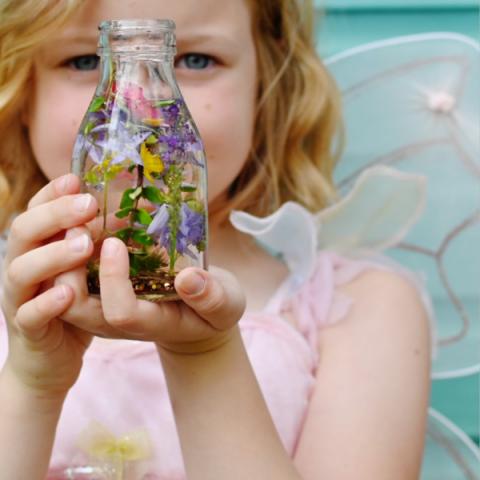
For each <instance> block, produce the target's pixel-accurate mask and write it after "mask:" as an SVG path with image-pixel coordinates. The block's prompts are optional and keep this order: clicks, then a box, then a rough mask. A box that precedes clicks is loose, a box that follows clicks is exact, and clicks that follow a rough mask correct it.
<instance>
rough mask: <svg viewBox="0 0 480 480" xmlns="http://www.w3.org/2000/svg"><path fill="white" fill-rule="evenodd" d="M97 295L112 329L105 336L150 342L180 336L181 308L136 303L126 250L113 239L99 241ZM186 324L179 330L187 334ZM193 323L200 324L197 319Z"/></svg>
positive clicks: (168, 305) (161, 304) (168, 304)
mask: <svg viewBox="0 0 480 480" xmlns="http://www.w3.org/2000/svg"><path fill="white" fill-rule="evenodd" d="M100 295H101V300H102V310H103V315H104V319H105V322H106V323H107V324H108V325H109V326H110V327H111V328H112V330H111V331H110V333H109V335H110V334H113V335H115V336H121V337H124V338H136V339H141V340H151V341H155V340H156V339H160V338H162V339H163V338H167V339H175V338H176V337H175V334H177V335H179V334H180V335H182V332H181V331H179V328H178V325H179V323H181V322H180V319H181V318H182V308H181V307H179V305H178V303H177V302H163V303H160V304H155V303H152V302H148V301H146V300H137V297H136V295H135V292H134V291H133V288H132V284H131V282H130V279H129V261H128V253H127V249H126V247H125V245H124V243H123V242H122V241H121V240H119V239H117V238H108V239H106V240H105V241H104V242H103V246H102V252H101V257H100ZM193 316H194V315H193V314H191V315H190V317H193ZM186 323H189V324H194V323H195V322H193V321H192V320H191V319H190V321H188V322H182V327H183V328H182V330H185V331H188V332H189V333H191V331H192V325H190V326H186ZM196 323H197V324H198V323H202V322H201V321H200V322H199V320H198V317H196Z"/></svg>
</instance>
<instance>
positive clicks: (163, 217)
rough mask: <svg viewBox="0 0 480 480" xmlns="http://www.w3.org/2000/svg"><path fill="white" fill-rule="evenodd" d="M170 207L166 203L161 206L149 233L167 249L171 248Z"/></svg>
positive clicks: (149, 228) (149, 227)
mask: <svg viewBox="0 0 480 480" xmlns="http://www.w3.org/2000/svg"><path fill="white" fill-rule="evenodd" d="M168 210H169V206H168V205H167V204H166V203H164V204H163V205H161V206H160V208H159V209H158V210H157V212H156V213H155V215H154V217H153V221H152V223H151V224H150V225H149V226H148V229H147V233H148V234H149V235H152V236H153V237H154V238H156V239H157V240H159V241H160V243H161V244H162V245H163V246H165V247H167V249H168V248H169V246H170V230H169V226H168V221H169V219H170V213H169V211H168Z"/></svg>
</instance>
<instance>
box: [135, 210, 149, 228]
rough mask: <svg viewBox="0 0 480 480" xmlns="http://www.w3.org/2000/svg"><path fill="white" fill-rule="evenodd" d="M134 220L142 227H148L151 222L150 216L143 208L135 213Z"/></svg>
mask: <svg viewBox="0 0 480 480" xmlns="http://www.w3.org/2000/svg"><path fill="white" fill-rule="evenodd" d="M135 220H136V221H137V222H140V223H141V224H142V225H150V224H151V223H152V222H153V218H152V216H151V215H150V214H149V213H148V212H147V211H146V210H144V209H143V208H139V209H138V210H137V211H136V212H135Z"/></svg>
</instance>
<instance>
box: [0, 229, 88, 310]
mask: <svg viewBox="0 0 480 480" xmlns="http://www.w3.org/2000/svg"><path fill="white" fill-rule="evenodd" d="M92 251H93V243H92V241H91V239H90V237H89V235H88V234H87V233H82V234H81V235H79V236H75V237H74V238H66V239H65V240H61V241H58V242H54V243H49V244H47V245H44V246H43V247H39V248H36V249H34V250H30V251H28V252H27V253H25V254H23V255H21V256H19V257H16V258H14V259H13V261H12V262H11V263H10V264H9V265H8V266H7V269H6V274H5V285H4V288H5V292H6V293H7V295H8V296H9V298H10V301H11V302H13V303H14V304H15V305H21V304H22V303H24V302H25V301H26V300H28V299H29V298H31V297H32V296H33V295H34V294H35V293H36V291H37V290H38V288H39V285H40V284H41V283H42V282H44V281H46V280H48V279H50V278H52V277H54V276H56V275H58V274H59V273H61V272H63V271H66V270H69V269H71V268H75V267H77V266H78V265H80V264H82V263H84V262H85V261H86V260H87V258H88V257H89V256H90V255H91V253H92Z"/></svg>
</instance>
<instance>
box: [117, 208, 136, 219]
mask: <svg viewBox="0 0 480 480" xmlns="http://www.w3.org/2000/svg"><path fill="white" fill-rule="evenodd" d="M131 211H132V209H131V208H128V207H127V208H123V209H122V210H120V211H118V212H117V213H116V214H115V216H116V217H117V218H125V217H128V215H130V212H131Z"/></svg>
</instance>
